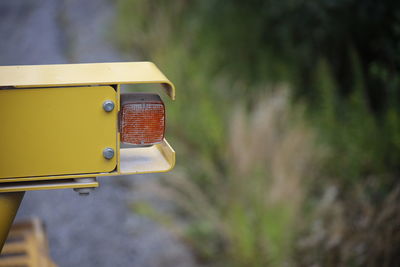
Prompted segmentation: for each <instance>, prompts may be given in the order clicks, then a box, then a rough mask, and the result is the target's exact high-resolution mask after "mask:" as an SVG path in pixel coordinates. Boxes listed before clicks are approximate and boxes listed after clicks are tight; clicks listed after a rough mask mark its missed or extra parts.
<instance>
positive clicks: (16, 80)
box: [0, 62, 175, 99]
mask: <svg viewBox="0 0 400 267" xmlns="http://www.w3.org/2000/svg"><path fill="white" fill-rule="evenodd" d="M138 83H159V84H161V85H162V86H163V87H164V89H165V90H166V92H167V94H168V95H169V96H170V97H171V98H172V99H175V88H174V85H173V84H172V83H171V82H170V81H169V80H168V79H167V78H166V77H165V76H164V74H162V72H161V71H160V70H159V69H158V68H157V67H156V65H154V64H153V63H151V62H116V63H89V64H59V65H28V66H0V87H2V86H3V87H4V86H14V87H51V86H71V85H78V86H79V85H113V84H138Z"/></svg>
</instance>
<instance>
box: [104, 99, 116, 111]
mask: <svg viewBox="0 0 400 267" xmlns="http://www.w3.org/2000/svg"><path fill="white" fill-rule="evenodd" d="M114 106H115V105H114V102H112V101H111V100H106V101H104V103H103V109H104V110H105V111H106V112H111V111H113V109H114Z"/></svg>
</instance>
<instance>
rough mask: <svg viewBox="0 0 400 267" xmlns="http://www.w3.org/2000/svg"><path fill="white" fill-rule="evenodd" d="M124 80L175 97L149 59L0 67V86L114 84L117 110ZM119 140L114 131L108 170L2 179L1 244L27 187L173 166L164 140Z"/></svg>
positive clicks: (73, 185) (83, 184)
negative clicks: (129, 144) (133, 143)
mask: <svg viewBox="0 0 400 267" xmlns="http://www.w3.org/2000/svg"><path fill="white" fill-rule="evenodd" d="M123 84H160V85H161V86H162V88H163V89H164V91H165V92H166V94H167V95H168V96H169V97H170V98H171V99H172V100H175V87H174V85H173V84H172V83H171V82H170V81H169V80H168V79H167V78H166V77H165V76H164V75H163V74H162V72H161V71H160V70H159V69H158V68H157V67H156V66H155V65H154V64H153V63H151V62H118V63H94V64H61V65H31V66H0V90H2V89H6V90H7V89H16V90H18V89H30V88H32V89H38V88H55V89H56V87H77V86H79V87H82V86H103V85H108V86H112V87H113V88H115V89H116V107H117V111H119V108H120V101H119V100H120V92H121V85H123ZM119 140H120V136H119V133H117V140H116V147H117V151H116V152H117V153H116V160H117V162H118V164H117V168H116V170H114V171H112V172H104V173H89V174H88V173H86V174H71V175H52V176H35V177H13V178H2V179H0V215H1V219H0V249H2V248H3V244H4V241H5V239H6V237H7V235H8V232H9V229H10V227H11V224H12V222H13V220H14V217H15V215H16V213H17V210H18V207H19V205H20V203H21V200H22V198H23V196H24V193H25V191H29V190H45V189H62V188H87V187H90V188H92V187H97V186H98V183H97V182H96V181H95V180H92V181H86V182H79V181H80V180H79V179H78V178H85V177H98V176H114V175H121V174H136V173H148V172H165V171H169V170H171V169H172V168H173V167H174V165H175V151H174V150H173V149H172V148H171V146H170V145H169V144H168V142H167V141H166V140H163V142H162V143H160V144H157V145H154V146H152V147H146V148H120V142H119ZM135 157H136V158H135ZM130 163H133V164H134V166H131V165H129V164H130ZM21 164H23V163H21ZM82 180H84V179H82Z"/></svg>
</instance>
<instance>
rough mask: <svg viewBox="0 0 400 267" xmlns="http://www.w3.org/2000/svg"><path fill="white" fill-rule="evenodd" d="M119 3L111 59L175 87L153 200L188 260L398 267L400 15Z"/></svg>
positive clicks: (259, 5)
mask: <svg viewBox="0 0 400 267" xmlns="http://www.w3.org/2000/svg"><path fill="white" fill-rule="evenodd" d="M118 3H119V4H118V7H119V9H118V10H119V11H118V12H119V16H118V18H119V19H118V21H117V26H118V27H117V28H118V32H117V33H116V37H117V40H118V44H119V45H120V47H121V49H122V50H124V51H125V52H126V53H127V54H130V53H132V52H135V53H139V54H140V56H141V57H142V59H146V60H152V61H154V62H156V64H157V65H159V66H160V67H161V69H162V70H163V71H164V72H165V73H166V74H167V76H168V77H169V78H170V79H171V80H173V81H174V83H175V84H176V85H177V88H178V98H177V101H176V102H175V103H173V104H171V105H169V107H168V108H169V114H168V115H169V117H168V122H169V127H170V128H169V129H168V132H169V136H170V137H171V138H172V139H173V143H174V145H175V147H176V148H177V151H178V160H179V166H178V168H177V171H176V172H175V174H174V176H173V177H171V178H170V179H167V181H166V184H164V185H162V186H160V188H159V190H164V191H165V192H166V193H165V194H163V195H164V196H165V197H166V198H168V199H169V200H171V201H173V202H175V203H176V205H177V206H178V209H177V211H176V214H174V216H173V217H171V218H168V219H165V221H168V222H174V221H182V220H183V221H185V223H184V224H182V223H175V224H174V223H172V224H171V223H169V225H170V226H171V228H174V229H175V230H176V232H177V233H178V234H179V235H180V236H181V237H182V238H183V239H184V240H186V242H187V243H188V245H190V246H191V247H192V248H193V250H194V251H195V253H196V254H197V255H198V259H199V262H203V263H206V264H210V265H222V266H231V265H234V266H235V265H237V266H249V265H250V266H266V265H277V266H281V265H282V264H288V265H312V264H317V266H319V265H321V266H338V265H345V266H365V265H371V266H375V265H379V266H393V265H397V264H399V261H400V259H399V257H398V255H397V253H396V252H397V251H398V249H399V244H400V242H399V241H400V236H399V234H398V229H399V224H400V220H399V218H398V216H399V215H398V214H399V208H398V207H397V206H398V205H396V203H397V201H398V200H399V198H400V196H399V187H398V186H399V183H398V176H399V164H398V163H399V160H400V105H399V101H400V98H399V97H400V96H399V92H400V91H399V89H398V88H399V85H400V78H399V76H398V70H399V64H400V2H398V1H394V0H393V1H389V0H386V1H374V0H363V1H361V0H336V1H328V0H319V1H302V0H285V1H261V0H251V1H238V0H231V1H216V0H203V1H195V0H192V1H189V0H178V1H167V0H152V1H145V0H136V1H129V0H120V1H119V2H118ZM158 192H160V191H158ZM144 205H145V204H144ZM136 210H137V211H141V212H143V211H144V213H146V214H148V215H151V214H153V215H154V212H149V210H150V209H149V208H144V207H136ZM146 211H147V212H146ZM166 216H167V215H166ZM157 217H158V218H160V217H159V216H157ZM162 218H164V217H162ZM163 220H164V219H163ZM172 225H175V226H172ZM177 225H179V226H177Z"/></svg>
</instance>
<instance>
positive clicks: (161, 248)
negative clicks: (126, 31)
mask: <svg viewBox="0 0 400 267" xmlns="http://www.w3.org/2000/svg"><path fill="white" fill-rule="evenodd" d="M113 16H114V8H113V5H112V1H107V0H99V1H95V0H89V1H88V0H86V1H77V0H69V1H67V0H65V1H54V0H25V1H24V0H8V1H5V0H3V1H0V36H1V39H2V41H1V42H0V65H19V64H21V65H27V64H55V63H80V62H107V61H120V60H122V61H123V58H122V57H121V56H120V55H119V53H118V52H117V51H116V50H115V49H114V48H113V46H112V42H111V41H110V35H109V34H108V32H112V24H111V23H110V22H111V21H112V18H113ZM154 179H159V178H158V177H157V176H150V175H138V176H134V177H133V176H129V177H128V176H125V177H106V178H101V179H99V182H100V184H101V186H100V188H98V189H96V190H95V191H94V192H93V193H92V194H91V195H89V196H87V197H82V196H79V195H78V194H77V193H75V192H74V191H72V190H49V191H36V192H27V193H26V195H25V198H24V200H23V202H22V205H21V208H20V211H19V213H18V215H17V220H18V219H24V218H29V217H33V216H37V217H39V218H41V219H42V220H43V221H44V222H45V224H46V227H47V232H48V236H49V242H50V247H51V256H52V258H53V259H54V260H55V261H56V263H57V264H58V265H59V266H68V267H70V266H98V267H100V266H155V267H156V266H194V261H193V257H192V255H191V254H190V253H189V251H188V250H187V249H186V248H185V246H183V245H182V244H181V243H180V242H179V241H178V240H177V239H176V238H174V237H173V236H172V235H171V234H169V232H167V231H166V230H165V229H164V228H162V227H161V226H160V225H158V224H157V223H155V222H153V221H151V220H149V219H146V218H143V217H140V216H138V215H135V214H134V213H132V212H131V211H130V209H129V203H131V202H132V201H134V200H133V196H135V198H137V195H136V194H143V193H139V192H135V187H134V184H135V183H146V181H150V180H154Z"/></svg>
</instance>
